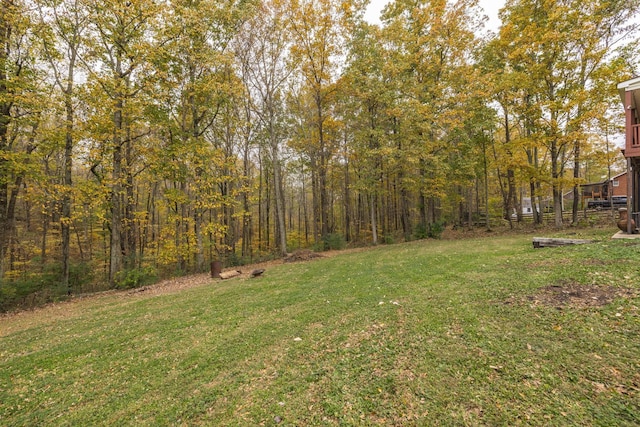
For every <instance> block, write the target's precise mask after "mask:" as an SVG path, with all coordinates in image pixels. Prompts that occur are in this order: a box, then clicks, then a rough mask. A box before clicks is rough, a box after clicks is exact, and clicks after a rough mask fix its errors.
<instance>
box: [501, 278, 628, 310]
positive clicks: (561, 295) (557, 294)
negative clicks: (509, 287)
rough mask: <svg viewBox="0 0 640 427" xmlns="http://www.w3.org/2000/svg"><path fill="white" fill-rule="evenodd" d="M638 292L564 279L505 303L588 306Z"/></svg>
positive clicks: (596, 305)
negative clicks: (519, 299) (518, 299)
mask: <svg viewBox="0 0 640 427" xmlns="http://www.w3.org/2000/svg"><path fill="white" fill-rule="evenodd" d="M639 293H640V292H639V291H638V290H635V289H627V288H620V287H614V286H607V285H583V284H581V283H577V282H572V281H565V282H561V283H559V284H557V285H548V286H545V287H542V288H540V289H538V291H537V292H536V293H535V294H533V295H529V296H527V297H525V298H523V299H522V300H521V301H517V300H516V299H515V298H510V299H509V300H507V302H506V303H507V304H513V303H518V302H521V303H528V304H530V305H544V306H548V307H555V308H557V309H563V308H589V307H601V306H604V305H607V304H609V303H611V302H612V301H613V300H614V299H615V298H632V297H635V296H637V295H638V294H639Z"/></svg>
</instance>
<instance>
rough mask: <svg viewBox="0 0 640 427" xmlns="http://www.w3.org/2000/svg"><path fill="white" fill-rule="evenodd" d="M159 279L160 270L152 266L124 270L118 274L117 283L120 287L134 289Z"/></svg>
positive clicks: (117, 286)
mask: <svg viewBox="0 0 640 427" xmlns="http://www.w3.org/2000/svg"><path fill="white" fill-rule="evenodd" d="M157 281H158V271H157V270H156V269H155V268H154V267H152V266H147V267H141V268H133V269H130V270H123V271H121V272H119V273H118V274H117V275H116V279H115V285H116V288H118V289H133V288H140V287H142V286H146V285H150V284H152V283H155V282H157Z"/></svg>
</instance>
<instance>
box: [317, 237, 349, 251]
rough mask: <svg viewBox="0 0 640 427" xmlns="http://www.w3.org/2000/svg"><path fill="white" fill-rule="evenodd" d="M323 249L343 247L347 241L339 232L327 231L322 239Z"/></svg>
mask: <svg viewBox="0 0 640 427" xmlns="http://www.w3.org/2000/svg"><path fill="white" fill-rule="evenodd" d="M322 242H323V244H324V249H325V250H335V249H344V248H345V247H346V246H347V243H346V242H345V241H344V236H343V235H342V234H339V233H329V234H327V235H326V236H324V238H323V239H322Z"/></svg>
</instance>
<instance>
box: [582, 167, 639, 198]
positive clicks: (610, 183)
mask: <svg viewBox="0 0 640 427" xmlns="http://www.w3.org/2000/svg"><path fill="white" fill-rule="evenodd" d="M580 193H581V194H582V200H583V202H584V200H586V199H591V200H607V199H609V198H610V197H612V196H626V195H627V172H626V171H625V172H622V173H619V174H617V175H615V176H612V177H611V179H605V180H604V181H600V182H591V183H588V184H582V185H580Z"/></svg>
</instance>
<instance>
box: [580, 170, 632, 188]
mask: <svg viewBox="0 0 640 427" xmlns="http://www.w3.org/2000/svg"><path fill="white" fill-rule="evenodd" d="M626 174H627V172H626V171H625V172H620V173H619V174H617V175H614V176H612V177H611V180H612V181H613V180H614V179H618V178H620V177H621V176H623V175H626ZM607 181H609V178H607V179H605V180H602V181H598V182H586V183H584V184H580V186H581V187H586V186H588V185H600V184H604V183H606V182H607Z"/></svg>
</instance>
